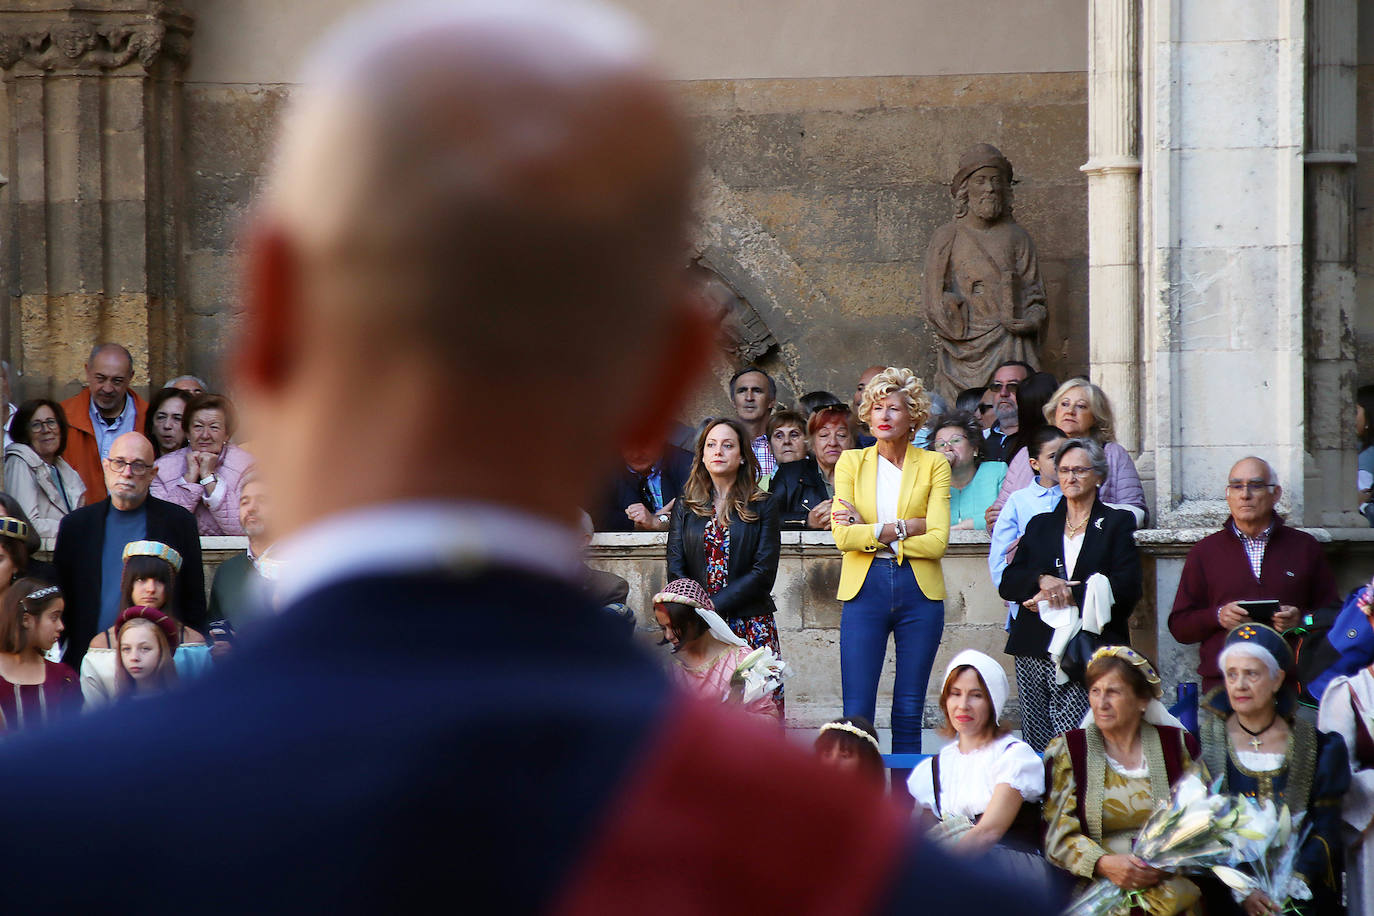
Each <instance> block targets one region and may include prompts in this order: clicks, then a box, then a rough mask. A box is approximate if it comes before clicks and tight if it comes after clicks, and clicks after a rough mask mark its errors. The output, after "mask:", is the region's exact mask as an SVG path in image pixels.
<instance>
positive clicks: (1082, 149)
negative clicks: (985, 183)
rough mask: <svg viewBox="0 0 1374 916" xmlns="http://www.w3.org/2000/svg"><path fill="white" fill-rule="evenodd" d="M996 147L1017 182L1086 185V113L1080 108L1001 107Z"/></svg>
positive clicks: (1067, 105) (1085, 109)
mask: <svg viewBox="0 0 1374 916" xmlns="http://www.w3.org/2000/svg"><path fill="white" fill-rule="evenodd" d="M1001 114H1002V118H1001V123H1000V125H999V127H1000V132H999V133H1000V139H1001V142H1000V143H997V144H996V145H997V147H998V148H999V149H1000V150H1001V151H1002V155H1004V156H1006V157H1007V158H1008V159H1010V160H1011V164H1012V168H1013V169H1014V171H1015V174H1016V178H1017V180H1018V181H1035V182H1052V181H1062V182H1068V183H1070V184H1084V185H1085V184H1086V182H1087V178H1086V177H1085V176H1084V175H1083V173H1081V172H1080V171H1078V167H1079V166H1081V165H1082V164H1083V163H1084V162H1086V161H1087V158H1088V111H1087V108H1086V107H1085V106H1083V105H1077V104H1066V105H1030V106H1018V105H1011V104H1004V105H1003V106H1002V109H1001Z"/></svg>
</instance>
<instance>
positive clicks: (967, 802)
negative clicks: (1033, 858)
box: [907, 649, 1045, 853]
mask: <svg viewBox="0 0 1374 916" xmlns="http://www.w3.org/2000/svg"><path fill="white" fill-rule="evenodd" d="M1007 691H1008V684H1007V675H1006V673H1005V672H1004V671H1003V670H1002V666H1001V665H999V664H998V663H997V662H995V661H993V660H992V659H991V658H990V657H988V656H987V655H984V654H983V653H982V652H977V651H974V650H972V649H965V650H964V651H962V652H960V653H959V654H958V655H956V656H954V659H953V660H952V661H951V662H950V663H949V667H947V668H946V669H945V683H944V688H943V689H942V690H941V691H940V709H941V711H942V712H943V713H944V716H945V725H944V728H942V729H941V733H942V734H944V735H946V736H949V737H953V738H954V740H953V741H951V742H950V743H949V744H947V745H946V746H945V747H944V748H942V749H941V750H940V752H939V753H938V754H936V755H935V756H934V757H931V758H928V759H926V760H924V761H922V762H921V765H920V766H918V767H917V768H916V769H915V770H914V771H913V772H912V774H911V779H910V780H909V781H908V783H907V785H908V787H909V788H910V790H911V794H912V796H913V797H914V798H915V799H916V804H917V805H919V806H920V807H922V808H924V809H925V810H926V811H928V812H930V815H931V816H933V817H934V818H935V819H936V820H937V821H938V824H937V825H936V827H935V828H934V830H935V832H937V833H938V834H939V835H941V836H944V837H946V838H948V839H949V840H951V841H952V842H953V843H954V845H955V848H956V849H959V850H960V851H967V852H972V853H977V852H982V851H984V850H986V849H988V848H989V847H991V846H994V845H1003V846H1007V847H1010V848H1011V849H1017V850H1020V851H1023V852H1032V851H1036V850H1038V848H1039V835H1038V824H1039V820H1040V805H1039V802H1040V800H1041V798H1043V797H1044V794H1045V768H1044V764H1042V763H1041V761H1040V757H1039V756H1038V755H1037V754H1036V753H1035V751H1033V750H1031V747H1030V745H1029V744H1026V742H1024V741H1020V740H1018V739H1017V738H1014V737H1012V735H1011V730H1010V729H1008V728H1005V727H1003V726H1001V725H1000V724H999V723H998V719H999V718H1000V717H1001V715H1002V707H1003V706H1004V705H1006V702H1007Z"/></svg>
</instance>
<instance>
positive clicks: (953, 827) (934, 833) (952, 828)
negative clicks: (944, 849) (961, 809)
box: [928, 814, 973, 846]
mask: <svg viewBox="0 0 1374 916" xmlns="http://www.w3.org/2000/svg"><path fill="white" fill-rule="evenodd" d="M972 829H973V820H972V819H971V818H969V817H967V816H965V815H963V814H946V815H945V816H944V817H943V818H941V819H940V820H939V821H937V822H936V824H935V826H934V827H931V828H930V833H929V834H928V835H929V836H930V837H931V838H932V839H934V840H937V841H939V842H941V843H944V844H946V845H949V846H953V845H954V844H955V843H957V842H959V840H960V839H961V838H962V837H963V835H964V834H966V833H968V832H969V831H970V830H972Z"/></svg>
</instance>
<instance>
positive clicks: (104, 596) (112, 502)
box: [53, 433, 206, 671]
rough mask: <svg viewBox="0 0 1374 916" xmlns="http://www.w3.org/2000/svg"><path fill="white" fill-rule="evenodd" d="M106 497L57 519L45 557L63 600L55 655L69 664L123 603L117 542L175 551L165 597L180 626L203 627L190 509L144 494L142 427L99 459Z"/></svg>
mask: <svg viewBox="0 0 1374 916" xmlns="http://www.w3.org/2000/svg"><path fill="white" fill-rule="evenodd" d="M101 466H102V469H103V471H104V474H105V488H106V489H107V490H108V491H109V496H107V497H106V498H105V499H103V500H101V501H100V502H98V503H94V504H92V505H89V506H83V507H82V508H80V509H77V510H76V511H75V512H73V513H71V514H70V515H68V516H66V517H65V518H63V519H62V524H61V525H59V526H58V529H57V545H56V547H54V549H53V564H54V565H55V566H56V567H57V577H58V583H59V584H60V585H61V586H62V595H63V597H64V598H65V599H66V603H67V609H66V611H65V612H64V613H63V615H62V619H63V622H64V623H65V624H66V632H65V633H64V634H63V639H64V640H65V642H66V650H65V651H64V652H63V654H62V660H63V661H64V662H66V663H67V664H68V665H71V666H72V667H73V668H75V669H76V670H77V671H80V670H81V659H82V657H83V656H85V654H86V648H87V646H88V645H89V644H90V641H91V639H93V638H94V637H95V635H96V634H97V633H99V632H100V631H101V630H104V629H106V628H107V627H109V626H110V625H112V624H113V623H114V620H115V617H117V616H119V612H120V611H122V610H124V609H123V608H122V607H120V606H119V605H120V600H119V598H120V595H119V586H120V580H121V578H122V576H123V573H124V545H126V544H128V543H129V542H130V541H142V540H149V541H161V542H162V543H164V544H167V545H168V546H170V547H171V548H172V549H173V550H175V551H176V552H177V553H179V554H181V569H180V571H178V572H177V574H176V588H175V589H174V593H173V596H172V600H173V601H174V602H175V605H174V607H173V610H174V611H175V613H176V615H177V617H178V618H180V619H181V621H182V622H183V623H185V624H186V625H187V626H188V627H193V628H195V629H198V630H199V629H203V628H204V627H205V623H206V615H205V571H204V569H203V567H202V566H201V560H200V534H199V533H198V532H197V531H196V519H195V516H193V515H191V513H189V512H187V511H186V510H185V509H183V508H181V507H180V506H176V505H173V504H172V503H169V502H164V501H163V500H160V499H158V498H156V497H153V496H149V495H148V487H149V486H150V485H151V484H152V481H153V445H152V443H151V442H149V441H148V440H147V438H145V437H144V435H143V434H142V433H125V434H124V435H122V436H120V437H119V438H117V439H115V440H114V442H113V443H112V444H111V445H110V454H109V456H108V457H107V458H105V459H104V460H103V461H102V462H101Z"/></svg>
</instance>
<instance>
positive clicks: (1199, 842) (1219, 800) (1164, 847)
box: [1064, 765, 1267, 916]
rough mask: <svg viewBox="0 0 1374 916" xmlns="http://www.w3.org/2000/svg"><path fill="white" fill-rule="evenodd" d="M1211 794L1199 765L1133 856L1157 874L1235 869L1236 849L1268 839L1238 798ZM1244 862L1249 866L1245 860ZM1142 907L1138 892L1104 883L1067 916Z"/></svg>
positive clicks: (1145, 829)
mask: <svg viewBox="0 0 1374 916" xmlns="http://www.w3.org/2000/svg"><path fill="white" fill-rule="evenodd" d="M1219 788H1220V780H1218V781H1217V782H1216V783H1214V784H1213V785H1212V786H1211V787H1210V788H1209V787H1208V785H1207V784H1206V783H1205V782H1203V780H1202V777H1201V776H1200V775H1199V768H1198V767H1197V766H1196V765H1194V766H1193V767H1192V768H1190V769H1189V771H1188V772H1187V773H1186V774H1185V775H1184V776H1183V777H1182V778H1181V779H1179V781H1178V782H1177V783H1176V784H1175V785H1174V790H1173V792H1172V793H1171V795H1170V797H1169V800H1168V801H1161V802H1160V803H1159V804H1158V805H1157V806H1156V807H1155V810H1154V812H1153V813H1152V814H1151V815H1150V817H1149V819H1148V820H1146V821H1145V823H1144V824H1143V825H1142V826H1141V828H1140V833H1139V834H1137V835H1136V838H1135V843H1134V845H1133V847H1132V852H1133V853H1134V854H1135V855H1136V856H1139V857H1140V858H1141V859H1143V860H1144V861H1145V862H1146V863H1147V864H1149V865H1151V866H1153V867H1154V868H1158V869H1162V870H1164V871H1170V872H1188V871H1192V872H1203V871H1206V870H1208V869H1210V868H1212V867H1213V866H1216V865H1226V864H1236V862H1237V860H1236V856H1235V849H1236V848H1237V846H1238V845H1240V844H1241V843H1242V842H1243V841H1244V840H1246V839H1252V840H1259V839H1263V838H1265V837H1266V836H1267V835H1266V834H1261V833H1259V832H1258V831H1256V830H1253V829H1252V828H1251V826H1250V817H1251V810H1250V809H1249V808H1248V807H1247V806H1245V805H1242V804H1241V803H1240V802H1239V800H1238V799H1237V798H1235V797H1234V796H1230V795H1222V794H1220V793H1218V792H1217V789H1219ZM1240 861H1244V860H1240ZM1141 902H1142V899H1141V893H1140V892H1139V891H1127V890H1123V889H1122V888H1120V887H1117V886H1116V885H1115V884H1113V883H1112V882H1110V881H1108V880H1107V879H1106V878H1100V879H1098V880H1097V881H1096V882H1094V883H1093V885H1092V886H1091V887H1089V888H1088V889H1087V890H1086V891H1084V892H1083V894H1082V895H1081V896H1079V897H1078V899H1077V900H1075V901H1074V902H1073V904H1072V905H1071V906H1070V907H1069V908H1068V910H1066V911H1065V914H1064V916H1125V914H1126V913H1129V912H1130V910H1131V908H1132V907H1135V906H1140V905H1141Z"/></svg>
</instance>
